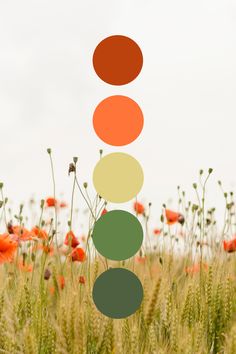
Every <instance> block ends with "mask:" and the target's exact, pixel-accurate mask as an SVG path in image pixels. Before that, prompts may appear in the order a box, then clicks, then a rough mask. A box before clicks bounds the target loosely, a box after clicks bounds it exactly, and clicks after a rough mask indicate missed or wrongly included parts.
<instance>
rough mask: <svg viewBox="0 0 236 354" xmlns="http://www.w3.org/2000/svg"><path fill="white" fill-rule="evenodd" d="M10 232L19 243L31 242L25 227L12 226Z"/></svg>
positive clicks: (29, 234)
mask: <svg viewBox="0 0 236 354" xmlns="http://www.w3.org/2000/svg"><path fill="white" fill-rule="evenodd" d="M11 231H12V233H13V235H15V236H16V237H15V239H16V240H18V241H19V240H20V241H31V240H32V235H31V233H30V232H29V230H27V229H26V228H25V227H23V226H12V227H11Z"/></svg>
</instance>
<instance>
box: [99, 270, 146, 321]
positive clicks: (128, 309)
mask: <svg viewBox="0 0 236 354" xmlns="http://www.w3.org/2000/svg"><path fill="white" fill-rule="evenodd" d="M142 300H143V287H142V284H141V282H140V280H139V278H138V277H137V276H136V275H135V274H134V273H132V272H131V271H130V270H127V269H124V268H112V269H108V270H107V271H105V272H103V273H102V274H101V275H100V276H99V277H98V278H97V279H96V281H95V283H94V286H93V301H94V303H95V305H96V307H97V309H98V310H99V311H100V312H101V313H102V314H103V315H105V316H107V317H110V318H125V317H128V316H130V315H132V314H134V313H135V312H136V311H137V309H138V308H139V306H140V305H141V302H142Z"/></svg>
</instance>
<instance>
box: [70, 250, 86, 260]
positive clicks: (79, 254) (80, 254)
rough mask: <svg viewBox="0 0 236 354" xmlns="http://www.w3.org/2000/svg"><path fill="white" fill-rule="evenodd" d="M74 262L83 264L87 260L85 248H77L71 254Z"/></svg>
mask: <svg viewBox="0 0 236 354" xmlns="http://www.w3.org/2000/svg"><path fill="white" fill-rule="evenodd" d="M70 256H71V258H72V262H83V261H85V259H86V254H85V252H84V250H83V248H79V247H78V248H75V249H74V250H73V251H72V252H71V254H70Z"/></svg>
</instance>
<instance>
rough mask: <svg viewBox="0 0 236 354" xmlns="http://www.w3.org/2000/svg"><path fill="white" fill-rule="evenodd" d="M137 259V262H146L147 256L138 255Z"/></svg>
mask: <svg viewBox="0 0 236 354" xmlns="http://www.w3.org/2000/svg"><path fill="white" fill-rule="evenodd" d="M135 260H136V262H137V263H140V264H144V263H145V261H146V257H140V256H137V257H136V258H135Z"/></svg>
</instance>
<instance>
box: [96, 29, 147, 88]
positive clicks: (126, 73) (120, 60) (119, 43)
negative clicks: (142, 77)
mask: <svg viewBox="0 0 236 354" xmlns="http://www.w3.org/2000/svg"><path fill="white" fill-rule="evenodd" d="M93 66H94V70H95V71H96V73H97V75H98V76H99V77H100V79H102V80H103V81H105V82H106V83H108V84H111V85H125V84H128V83H129V82H131V81H133V80H134V79H135V78H136V77H137V76H138V74H139V73H140V71H141V69H142V66H143V55H142V51H141V49H140V48H139V46H138V45H137V43H136V42H135V41H133V40H132V39H131V38H129V37H126V36H122V35H115V36H110V37H107V38H105V39H104V40H103V41H101V42H100V43H99V44H98V46H97V47H96V49H95V51H94V54H93Z"/></svg>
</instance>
